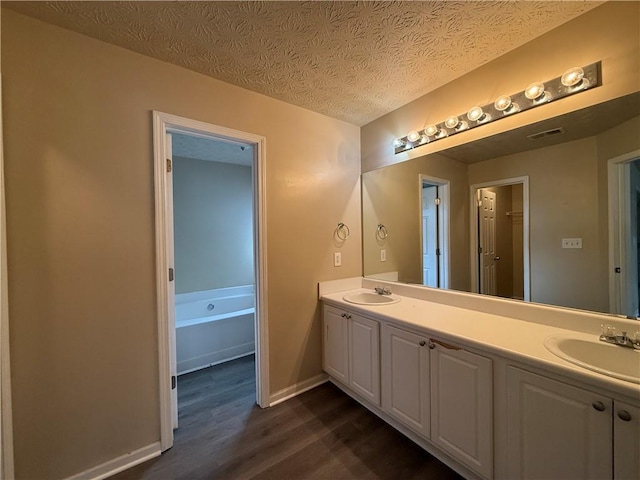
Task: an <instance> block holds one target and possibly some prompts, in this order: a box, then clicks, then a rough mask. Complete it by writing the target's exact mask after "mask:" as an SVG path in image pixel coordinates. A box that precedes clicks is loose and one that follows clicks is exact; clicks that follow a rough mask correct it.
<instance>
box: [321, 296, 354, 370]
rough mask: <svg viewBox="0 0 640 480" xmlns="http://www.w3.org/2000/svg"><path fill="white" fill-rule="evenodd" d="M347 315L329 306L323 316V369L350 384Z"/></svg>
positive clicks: (326, 306) (325, 308)
mask: <svg viewBox="0 0 640 480" xmlns="http://www.w3.org/2000/svg"><path fill="white" fill-rule="evenodd" d="M347 316H348V315H347V313H346V312H344V311H342V310H339V309H337V308H334V307H332V306H329V305H325V307H324V315H323V327H324V328H323V329H324V342H323V348H322V351H323V358H322V368H323V370H324V371H325V372H327V373H328V374H329V375H331V376H332V377H333V378H335V379H336V380H339V381H341V382H344V383H349V357H348V354H349V337H348V331H347V326H348V324H347V321H348V319H347Z"/></svg>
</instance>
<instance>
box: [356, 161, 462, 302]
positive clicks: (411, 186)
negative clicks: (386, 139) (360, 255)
mask: <svg viewBox="0 0 640 480" xmlns="http://www.w3.org/2000/svg"><path fill="white" fill-rule="evenodd" d="M421 174H422V175H427V176H430V177H435V178H438V179H442V180H449V181H450V227H449V229H450V238H451V241H450V243H451V251H450V259H451V260H450V261H451V269H450V282H451V287H452V288H454V289H456V290H467V291H468V290H469V287H470V278H469V268H468V262H469V221H468V218H469V202H468V196H469V192H468V190H469V187H468V185H469V183H468V179H467V166H466V165H464V164H463V163H460V162H457V161H455V160H451V159H449V158H446V157H443V156H441V155H437V154H435V155H429V156H428V157H421V158H416V159H413V160H412V161H410V162H405V163H403V164H401V165H396V166H394V168H381V169H378V170H374V171H371V172H366V173H365V174H363V175H362V206H363V218H362V222H363V227H362V228H363V230H362V231H363V251H364V253H365V254H364V273H365V275H375V274H377V273H384V272H398V275H399V277H398V280H399V281H401V282H408V283H418V284H421V283H422V258H421V255H422V251H421V246H420V231H421V226H420V218H421V215H420V201H419V199H420V182H419V177H420V175H421ZM379 223H382V224H384V225H385V226H386V227H387V228H388V231H389V236H388V238H387V239H386V240H379V239H378V238H376V235H375V233H376V227H377V225H378V224H379ZM407 232H411V234H407ZM383 248H384V249H385V250H386V251H387V261H386V262H381V261H380V253H379V252H380V249H383Z"/></svg>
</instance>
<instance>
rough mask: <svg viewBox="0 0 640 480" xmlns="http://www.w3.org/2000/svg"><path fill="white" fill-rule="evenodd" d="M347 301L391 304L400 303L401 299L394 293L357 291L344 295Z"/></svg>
mask: <svg viewBox="0 0 640 480" xmlns="http://www.w3.org/2000/svg"><path fill="white" fill-rule="evenodd" d="M342 299H343V300H344V301H345V302H349V303H355V304H357V305H391V304H392V303H398V302H399V301H400V299H399V298H398V297H395V296H393V295H378V294H377V293H372V292H355V293H349V294H347V295H345V296H344V297H342Z"/></svg>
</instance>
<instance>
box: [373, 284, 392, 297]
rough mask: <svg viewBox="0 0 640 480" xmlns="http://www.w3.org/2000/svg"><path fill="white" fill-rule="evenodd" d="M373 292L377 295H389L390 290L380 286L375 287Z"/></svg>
mask: <svg viewBox="0 0 640 480" xmlns="http://www.w3.org/2000/svg"><path fill="white" fill-rule="evenodd" d="M374 290H375V291H376V293H377V294H378V295H391V289H390V288H385V287H381V286H380V285H378V286H377V287H375V288H374Z"/></svg>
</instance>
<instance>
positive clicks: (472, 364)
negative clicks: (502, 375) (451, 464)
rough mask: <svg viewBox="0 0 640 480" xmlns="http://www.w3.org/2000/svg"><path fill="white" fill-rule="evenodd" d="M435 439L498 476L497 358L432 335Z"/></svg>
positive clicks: (484, 471) (482, 471)
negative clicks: (495, 444)
mask: <svg viewBox="0 0 640 480" xmlns="http://www.w3.org/2000/svg"><path fill="white" fill-rule="evenodd" d="M429 348H430V350H431V351H430V362H431V382H430V383H431V441H432V442H433V443H434V444H436V445H437V446H439V447H440V448H441V449H442V450H444V451H446V452H447V453H449V454H450V455H451V456H453V457H454V458H456V459H457V460H458V461H460V462H462V463H464V464H465V465H467V466H468V467H469V468H471V469H473V470H475V471H477V472H478V473H480V474H481V475H483V476H484V477H485V478H492V475H493V362H492V360H491V359H490V358H487V357H484V356H482V355H478V354H476V353H472V352H469V351H467V350H465V349H462V348H460V347H459V346H456V345H449V344H448V343H445V342H441V341H438V340H434V339H431V340H430V341H429Z"/></svg>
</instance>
